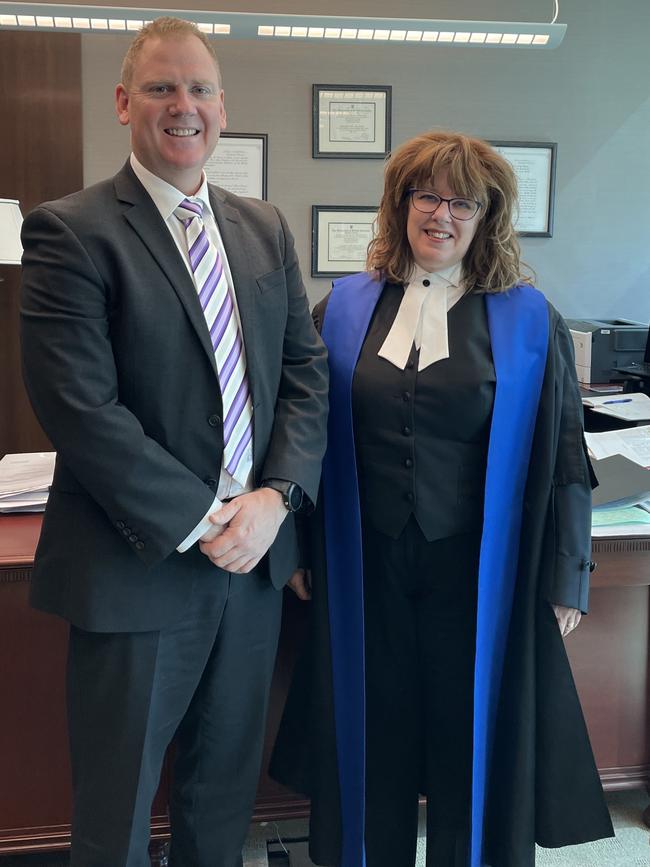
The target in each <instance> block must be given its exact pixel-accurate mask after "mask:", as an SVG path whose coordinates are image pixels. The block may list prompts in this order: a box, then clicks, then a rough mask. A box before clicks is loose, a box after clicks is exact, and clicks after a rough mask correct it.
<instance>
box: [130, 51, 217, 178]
mask: <svg viewBox="0 0 650 867" xmlns="http://www.w3.org/2000/svg"><path fill="white" fill-rule="evenodd" d="M115 100H116V108H117V116H118V119H119V121H120V123H121V124H123V125H125V126H126V125H130V127H131V147H132V148H133V153H134V154H135V155H136V157H137V158H138V160H139V161H140V162H141V163H142V165H143V166H144V167H145V168H147V169H149V171H150V172H153V174H155V175H157V176H158V177H160V178H162V179H163V180H164V181H167V182H168V183H170V184H172V186H174V187H176V188H177V189H179V190H181V191H182V192H183V193H185V194H186V195H192V194H193V193H195V192H196V191H197V190H198V188H199V187H200V185H201V172H202V169H203V165H204V163H205V161H206V160H207V159H208V157H209V156H210V154H211V153H212V151H213V150H214V148H215V147H216V144H217V141H218V140H219V135H220V133H221V130H223V129H225V127H226V110H225V107H224V101H223V90H222V89H221V82H220V79H219V73H218V71H217V68H216V66H215V63H214V60H213V58H212V57H211V55H210V52H209V51H208V50H207V48H206V47H205V45H203V43H202V42H201V40H200V39H197V38H196V37H195V36H181V37H176V36H173V37H172V36H170V37H165V38H162V39H161V38H158V37H155V38H152V39H148V40H147V41H146V42H145V43H144V45H143V46H142V49H141V51H140V53H139V54H138V56H137V58H136V61H135V66H134V69H133V76H132V80H131V82H130V84H129V85H128V90H127V88H126V87H125V86H124V85H123V84H118V86H117V90H116V93H115Z"/></svg>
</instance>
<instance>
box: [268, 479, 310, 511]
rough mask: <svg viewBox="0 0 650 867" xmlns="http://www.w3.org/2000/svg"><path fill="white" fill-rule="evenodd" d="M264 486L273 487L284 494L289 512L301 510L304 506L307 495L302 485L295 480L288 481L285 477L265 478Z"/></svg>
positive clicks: (283, 498) (283, 500)
mask: <svg viewBox="0 0 650 867" xmlns="http://www.w3.org/2000/svg"><path fill="white" fill-rule="evenodd" d="M262 487H263V488H273V490H274V491H278V492H279V493H280V494H282V502H283V503H284V505H285V508H286V510H287V512H299V511H300V510H301V508H302V506H303V501H304V499H305V495H304V493H303V490H302V488H301V487H300V485H297V484H296V483H295V482H287V481H285V480H284V479H265V480H264V481H263V482H262Z"/></svg>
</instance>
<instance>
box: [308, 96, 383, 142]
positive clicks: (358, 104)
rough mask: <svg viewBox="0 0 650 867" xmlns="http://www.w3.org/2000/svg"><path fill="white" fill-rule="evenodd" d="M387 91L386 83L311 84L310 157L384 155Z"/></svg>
mask: <svg viewBox="0 0 650 867" xmlns="http://www.w3.org/2000/svg"><path fill="white" fill-rule="evenodd" d="M391 93H392V88H391V87H390V86H389V85H387V86H385V87H384V86H378V85H365V84H315V85H314V86H313V93H312V122H313V139H312V156H313V157H314V158H315V159H318V158H324V159H367V158H371V159H383V158H384V157H385V156H388V153H389V152H390V125H391Z"/></svg>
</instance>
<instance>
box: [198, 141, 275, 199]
mask: <svg viewBox="0 0 650 867" xmlns="http://www.w3.org/2000/svg"><path fill="white" fill-rule="evenodd" d="M268 161H269V137H268V134H267V133H265V132H222V133H221V135H220V136H219V141H218V142H217V146H216V148H215V149H214V151H213V153H212V155H211V156H210V158H209V160H208V161H207V162H206V164H205V166H204V170H205V174H206V177H207V179H208V181H210V183H213V184H216V185H217V186H219V187H222V188H223V189H225V190H228V192H230V193H234V194H235V195H238V196H249V197H251V198H254V199H264V200H265V201H266V199H267V196H268V189H267V187H268V169H269V165H268Z"/></svg>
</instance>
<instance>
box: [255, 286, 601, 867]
mask: <svg viewBox="0 0 650 867" xmlns="http://www.w3.org/2000/svg"><path fill="white" fill-rule="evenodd" d="M366 278H367V275H366ZM348 279H350V278H348ZM351 279H352V280H354V279H355V278H351ZM531 291H532V292H534V290H531ZM325 307H326V302H322V303H321V305H319V306H318V307H317V309H316V311H315V314H316V318H317V319H319V320H320V322H319V323H318V324H322V317H323V314H324V311H325ZM546 315H547V318H548V348H547V351H546V352H545V363H544V365H543V370H542V373H543V380H542V381H541V386H540V390H539V403H538V408H537V411H536V420H535V424H534V432H533V433H532V449H531V452H530V459H529V464H528V468H527V475H526V480H525V490H524V496H523V508H522V519H521V527H520V530H519V539H518V548H519V552H518V560H517V567H516V580H515V583H514V595H513V598H512V614H511V617H510V623H509V627H508V630H507V637H506V639H505V641H506V645H505V655H504V662H503V672H502V677H501V681H500V685H499V693H498V700H497V705H496V718H495V721H494V730H493V740H492V747H491V760H490V762H489V772H488V776H487V779H486V781H485V803H484V804H483V805H482V808H483V815H482V817H481V826H482V840H481V841H480V844H479V845H478V846H474V847H473V852H472V859H471V863H472V864H473V865H474V864H481V865H490V867H533V865H534V843H535V842H537V843H539V844H541V845H542V846H549V847H555V846H564V845H569V844H573V843H580V842H585V841H588V840H594V839H598V838H601V837H607V836H611V835H612V834H613V831H612V827H611V822H610V820H609V816H608V813H607V809H606V807H605V804H604V800H603V797H602V789H601V786H600V781H599V779H598V775H597V771H596V769H595V764H594V760H593V756H592V753H591V748H590V745H589V741H588V737H587V732H586V728H585V724H584V720H583V717H582V712H581V709H580V705H579V702H578V698H577V694H576V691H575V687H574V684H573V679H572V676H571V672H570V669H569V665H568V660H567V656H566V652H565V649H564V643H563V641H562V638H561V635H560V632H559V630H558V628H557V623H556V620H555V615H554V613H553V610H552V608H551V605H550V601H552V602H555V603H560V604H567V605H576V597H575V596H571V595H570V594H569V595H567V596H563V594H564V593H565V592H566V588H565V586H564V585H563V582H562V580H561V577H562V575H565V576H566V575H567V574H571V573H574V574H575V575H576V578H578V579H579V580H578V582H577V583H578V584H580V581H581V580H582V581H584V578H585V577H586V574H587V568H586V562H585V558H586V554H587V553H588V552H585V551H584V550H582V549H581V536H583V535H584V534H583V533H581V532H576V533H575V540H574V539H573V538H572V527H573V525H574V522H573V521H572V518H573V517H574V515H575V514H577V512H575V511H574V510H576V509H577V511H578V512H580V511H582V512H583V513H584V505H585V499H584V498H585V497H588V489H589V467H588V462H587V461H586V458H585V456H584V452H583V448H582V436H581V429H582V420H581V406H580V402H579V399H578V397H577V390H576V385H575V375H574V369H573V357H572V348H571V341H570V337H569V335H568V332H567V330H566V327H565V326H564V324H563V322H562V320H561V318H560V317H559V315H558V314H557V312H556V311H555V310H554V309H553V308H552V307H551V306H550V305H548V307H547V314H546ZM545 324H546V323H545ZM544 340H546V336H544ZM339 508H341V509H342V510H343V511H345V504H344V503H342V504H340V507H339ZM322 527H323V505H322V502H319V506H318V514H317V515H316V516H315V518H314V520H312V521H311V522H310V527H309V533H310V536H311V550H312V556H311V565H312V573H313V603H312V615H311V618H312V624H311V626H312V628H311V633H310V637H309V646H308V647H307V649H306V653H305V654H304V656H303V657H302V658H301V660H300V662H299V664H298V668H297V671H296V675H295V678H294V683H293V685H292V690H291V693H290V696H289V700H288V703H287V708H286V711H285V716H284V719H283V723H282V727H281V730H280V734H279V736H278V741H277V744H276V749H275V753H274V757H273V761H272V768H271V773H272V775H273V776H275V777H276V778H277V779H278V780H280V781H281V782H284V783H285V784H287V785H289V786H291V787H292V788H294V789H296V790H298V791H301V792H304V793H306V794H308V795H309V796H310V797H311V798H312V817H311V832H310V852H311V857H312V859H313V860H314V861H315V862H316V863H318V864H323V865H332V867H338V865H344V867H348V865H351V867H362V864H363V855H362V854H360V855H359V857H358V858H355V857H354V856H353V857H351V856H350V855H349V853H348V854H345V846H344V841H343V834H342V827H341V826H342V818H341V803H342V798H341V795H342V788H341V780H340V769H339V765H338V763H337V729H336V720H335V707H334V696H333V684H334V677H333V665H332V652H331V647H330V636H331V622H330V611H329V606H328V586H327V576H326V563H327V557H326V551H325V541H324V538H323V530H322ZM578 595H579V598H580V599H581V600H583V599H584V598H585V588H584V587H581V588H580V592H579V594H578ZM577 607H580V606H577ZM582 607H584V605H582ZM477 653H480V651H479V650H477ZM338 747H339V749H340V739H339V744H338ZM440 784H441V786H444V784H445V783H444V780H441V783H440ZM355 861H356V863H355Z"/></svg>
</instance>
